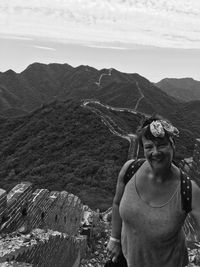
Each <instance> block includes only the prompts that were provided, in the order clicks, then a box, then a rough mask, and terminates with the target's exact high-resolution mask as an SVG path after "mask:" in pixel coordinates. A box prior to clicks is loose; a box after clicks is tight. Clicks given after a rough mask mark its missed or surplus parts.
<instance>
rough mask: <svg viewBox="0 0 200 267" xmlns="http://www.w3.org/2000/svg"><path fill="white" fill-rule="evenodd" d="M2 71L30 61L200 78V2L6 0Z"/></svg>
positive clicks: (1, 8)
mask: <svg viewBox="0 0 200 267" xmlns="http://www.w3.org/2000/svg"><path fill="white" fill-rule="evenodd" d="M0 57H1V60H0V71H1V72H4V71H6V70H8V69H13V70H14V71H16V72H18V73H19V72H21V71H23V70H24V69H25V68H26V67H27V66H28V65H29V64H32V63H33V62H41V63H47V64H48V63H68V64H70V65H71V66H73V67H76V66H79V65H89V66H92V67H95V68H97V69H102V68H115V69H117V70H119V71H122V72H128V73H139V74H140V75H142V76H144V77H146V78H147V79H149V80H150V81H152V82H158V81H159V80H161V79H163V78H166V77H168V78H170V77H171V78H182V77H192V78H194V79H196V80H200V71H199V70H200V1H199V0H167V1H166V0H29V1H27V0H1V1H0Z"/></svg>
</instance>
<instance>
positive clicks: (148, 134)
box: [136, 115, 178, 147]
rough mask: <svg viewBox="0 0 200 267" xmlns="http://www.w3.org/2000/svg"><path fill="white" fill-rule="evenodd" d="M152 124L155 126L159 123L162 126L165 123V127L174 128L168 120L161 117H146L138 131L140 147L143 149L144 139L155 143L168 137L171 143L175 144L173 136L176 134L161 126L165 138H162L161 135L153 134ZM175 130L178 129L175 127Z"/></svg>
mask: <svg viewBox="0 0 200 267" xmlns="http://www.w3.org/2000/svg"><path fill="white" fill-rule="evenodd" d="M152 122H155V123H154V124H156V123H157V122H159V123H160V124H161V125H162V122H163V125H164V124H167V125H169V126H170V127H173V126H172V124H171V123H170V122H169V121H168V120H166V119H164V118H162V117H161V116H159V115H153V116H151V117H148V118H147V117H145V118H144V119H143V120H142V122H141V124H140V126H139V127H138V129H137V131H136V134H137V138H138V142H139V145H140V146H141V147H143V142H142V137H145V138H146V139H148V140H152V141H155V140H158V139H163V138H164V137H166V138H167V139H168V140H169V142H174V138H173V136H174V135H175V134H173V133H172V132H169V131H167V130H165V126H164V127H163V126H161V128H162V129H161V130H162V131H163V136H161V134H160V135H159V133H158V134H153V133H152V127H151V125H152ZM166 129H167V128H166ZM174 129H176V128H175V127H174ZM158 130H159V129H158ZM176 130H177V129H176ZM177 131H178V130H177Z"/></svg>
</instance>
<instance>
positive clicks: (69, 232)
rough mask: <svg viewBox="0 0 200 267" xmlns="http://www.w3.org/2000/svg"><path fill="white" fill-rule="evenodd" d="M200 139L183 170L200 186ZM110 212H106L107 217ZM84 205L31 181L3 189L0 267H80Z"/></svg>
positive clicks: (0, 194)
mask: <svg viewBox="0 0 200 267" xmlns="http://www.w3.org/2000/svg"><path fill="white" fill-rule="evenodd" d="M199 161H200V139H197V140H196V144H195V148H194V154H193V159H192V160H191V161H190V163H189V165H188V164H187V161H184V162H183V164H182V168H184V169H185V170H186V171H187V172H188V174H189V175H190V176H191V177H192V178H193V179H194V180H196V181H197V182H198V184H199V185H200V162H199ZM110 212H111V210H110V209H109V210H108V212H104V213H102V215H103V216H105V217H106V215H107V213H110ZM83 216H84V206H83V204H82V203H81V201H80V199H79V198H78V197H77V196H75V195H73V194H70V193H68V192H66V191H62V192H57V191H55V192H49V191H48V190H47V189H37V190H36V191H33V189H32V185H31V184H30V183H29V182H23V183H20V184H17V185H16V186H15V187H14V188H13V189H12V190H11V191H10V192H9V193H6V191H5V190H3V189H0V266H2V267H3V266H21V267H22V266H39V267H57V266H58V267H62V266H63V267H78V266H80V261H81V258H83V257H84V255H85V252H86V246H87V245H86V244H87V237H86V236H83V235H80V234H79V230H80V225H81V221H82V220H83Z"/></svg>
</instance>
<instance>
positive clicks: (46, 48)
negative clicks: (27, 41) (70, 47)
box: [33, 45, 56, 51]
mask: <svg viewBox="0 0 200 267" xmlns="http://www.w3.org/2000/svg"><path fill="white" fill-rule="evenodd" d="M33 47H34V48H37V49H44V50H51V51H56V49H55V48H52V47H47V46H39V45H33Z"/></svg>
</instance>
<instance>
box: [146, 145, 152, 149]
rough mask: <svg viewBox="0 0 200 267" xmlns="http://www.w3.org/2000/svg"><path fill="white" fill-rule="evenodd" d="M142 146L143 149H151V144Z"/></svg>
mask: <svg viewBox="0 0 200 267" xmlns="http://www.w3.org/2000/svg"><path fill="white" fill-rule="evenodd" d="M144 148H145V149H151V148H152V146H145V147H144Z"/></svg>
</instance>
